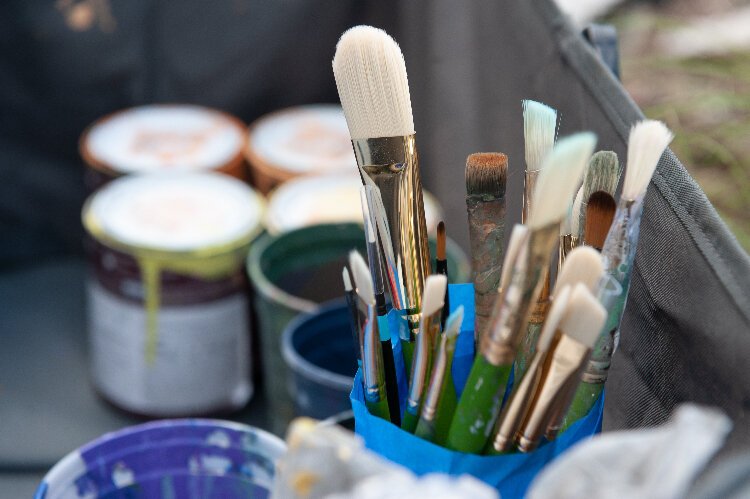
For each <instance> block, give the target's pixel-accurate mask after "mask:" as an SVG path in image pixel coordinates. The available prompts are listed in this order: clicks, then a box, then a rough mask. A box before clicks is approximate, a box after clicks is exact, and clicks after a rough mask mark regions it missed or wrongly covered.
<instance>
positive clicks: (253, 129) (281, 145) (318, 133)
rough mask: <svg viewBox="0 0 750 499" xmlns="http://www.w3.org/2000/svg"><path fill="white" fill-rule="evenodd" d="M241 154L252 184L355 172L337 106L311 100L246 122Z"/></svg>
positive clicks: (270, 186) (264, 190)
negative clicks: (243, 154) (244, 141)
mask: <svg viewBox="0 0 750 499" xmlns="http://www.w3.org/2000/svg"><path fill="white" fill-rule="evenodd" d="M245 157H246V158H247V162H248V164H249V166H250V173H251V177H252V181H253V185H255V186H256V187H257V188H258V190H260V191H261V192H262V193H264V194H267V193H268V192H269V191H270V190H271V189H273V188H274V187H275V186H276V185H278V184H280V183H282V182H286V181H287V180H290V179H292V178H295V177H299V176H301V175H314V174H322V173H334V172H337V173H340V172H356V171H357V161H356V159H355V158H354V151H353V150H352V143H351V139H350V138H349V129H348V128H347V125H346V119H345V118H344V113H343V111H342V109H341V106H338V105H334V104H312V105H307V106H298V107H290V108H287V109H282V110H280V111H276V112H273V113H270V114H267V115H265V116H262V117H261V118H259V119H258V120H256V121H255V122H253V123H252V124H251V125H250V129H249V132H248V140H247V147H246V149H245Z"/></svg>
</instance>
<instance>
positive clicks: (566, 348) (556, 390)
mask: <svg viewBox="0 0 750 499" xmlns="http://www.w3.org/2000/svg"><path fill="white" fill-rule="evenodd" d="M590 352H591V350H590V349H589V348H588V347H587V346H586V345H584V344H583V343H581V342H579V341H577V340H574V339H573V338H571V337H570V336H567V335H565V334H563V335H562V336H561V337H560V339H559V340H558V342H557V345H556V346H555V349H554V352H553V353H552V358H551V361H550V364H549V369H548V370H547V373H546V376H545V377H544V379H543V380H542V382H541V386H540V388H539V390H538V391H537V395H536V397H535V398H534V402H533V406H532V408H531V411H530V412H529V415H528V417H527V418H526V419H525V421H524V423H523V429H522V431H521V433H520V434H519V436H518V449H519V450H520V451H521V452H530V451H532V450H534V449H535V448H536V446H537V445H538V444H539V440H540V439H541V438H542V436H543V435H544V433H545V431H546V430H547V426H548V425H549V423H550V421H551V420H552V418H553V417H554V415H555V412H556V410H557V409H558V407H557V405H556V401H557V400H558V399H559V397H560V396H561V395H562V394H563V393H564V388H565V386H566V385H567V383H569V382H570V380H571V379H575V378H577V377H578V376H579V375H580V372H581V369H582V367H583V364H584V363H585V361H586V359H587V357H588V355H589V353H590Z"/></svg>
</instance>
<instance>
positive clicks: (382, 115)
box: [333, 26, 430, 367]
mask: <svg viewBox="0 0 750 499" xmlns="http://www.w3.org/2000/svg"><path fill="white" fill-rule="evenodd" d="M333 74H334V77H335V79H336V87H337V89H338V93H339V98H340V99H341V105H342V107H343V110H344V116H345V117H346V122H347V125H348V127H349V134H350V136H351V139H352V146H353V148H354V155H355V158H356V160H357V165H358V166H359V172H360V175H361V176H362V181H363V183H364V184H365V185H367V184H373V185H376V186H377V187H378V188H379V190H380V195H381V197H382V201H383V206H384V208H385V215H386V218H387V220H388V226H389V232H390V234H391V236H392V238H393V239H392V242H393V252H394V255H395V260H394V263H395V264H396V267H395V268H394V270H397V271H398V272H399V282H400V285H401V286H402V295H403V296H401V297H400V299H399V303H400V305H401V310H404V311H405V313H406V314H407V319H408V321H409V329H410V334H409V335H408V337H403V336H402V337H401V340H402V343H403V347H404V357H405V360H406V361H408V360H409V359H410V357H411V356H410V352H411V350H412V348H413V345H410V342H411V341H413V339H414V338H413V335H414V334H416V332H417V331H418V330H419V318H420V312H421V305H422V292H423V287H424V282H425V278H426V276H427V275H429V274H430V255H429V249H428V246H427V226H426V223H425V216H424V202H423V200H422V182H421V180H420V175H419V164H418V163H419V161H418V157H417V147H416V141H415V135H414V119H413V116H412V109H411V96H410V93H409V83H408V79H407V75H406V64H405V62H404V56H403V54H402V53H401V49H400V48H399V46H398V44H397V43H396V42H395V41H394V40H393V38H391V37H390V36H388V34H386V33H385V32H384V31H383V30H380V29H377V28H373V27H371V26H355V27H353V28H351V29H349V30H347V31H346V32H345V33H344V34H343V35H342V36H341V39H340V40H339V42H338V44H337V45H336V54H335V55H334V58H333ZM399 264H400V265H399ZM400 334H401V333H400ZM407 367H408V366H407Z"/></svg>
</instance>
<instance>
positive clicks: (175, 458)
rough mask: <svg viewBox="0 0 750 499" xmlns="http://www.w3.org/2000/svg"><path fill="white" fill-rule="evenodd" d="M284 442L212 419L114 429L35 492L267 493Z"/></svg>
mask: <svg viewBox="0 0 750 499" xmlns="http://www.w3.org/2000/svg"><path fill="white" fill-rule="evenodd" d="M285 452H286V444H284V442H283V441H282V440H281V439H279V438H278V437H276V436H274V435H271V434H270V433H268V432H265V431H263V430H260V429H257V428H253V427H250V426H246V425H243V424H238V423H230V422H226V421H219V420H210V419H183V420H180V419H178V420H164V421H156V422H152V423H146V424H142V425H138V426H133V427H130V428H125V429H123V430H120V431H117V432H113V433H108V434H106V435H103V436H102V437H100V438H98V439H96V440H94V441H92V442H90V443H88V444H86V445H84V446H83V447H81V448H79V449H77V450H75V451H73V452H71V453H70V454H68V455H67V456H65V457H64V458H63V459H61V460H60V461H59V462H58V463H57V464H56V465H55V466H54V467H53V468H52V469H51V470H50V471H49V472H48V473H47V474H46V475H45V477H44V479H43V480H42V483H41V484H40V485H39V488H38V489H37V491H36V494H35V495H34V497H35V499H71V498H79V497H80V498H84V497H85V498H88V499H94V498H97V499H98V498H102V499H103V498H111V497H153V498H167V497H179V498H185V499H200V498H204V497H221V498H225V499H234V498H236V499H240V498H247V497H268V494H269V493H270V491H271V489H272V487H273V480H274V477H275V472H276V470H275V463H276V461H277V460H278V459H279V458H280V457H281V456H282V455H283V454H284V453H285Z"/></svg>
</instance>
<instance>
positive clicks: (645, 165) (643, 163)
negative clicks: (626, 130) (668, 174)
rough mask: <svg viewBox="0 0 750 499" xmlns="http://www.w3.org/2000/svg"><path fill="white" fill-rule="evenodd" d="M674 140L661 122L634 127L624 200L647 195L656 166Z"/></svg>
mask: <svg viewBox="0 0 750 499" xmlns="http://www.w3.org/2000/svg"><path fill="white" fill-rule="evenodd" d="M672 138H673V135H672V132H670V131H669V128H667V126H666V125H665V124H664V123H662V122H661V121H656V120H644V121H640V122H638V123H636V124H635V125H633V128H631V129H630V137H629V139H628V166H627V168H626V169H625V181H624V182H623V185H622V196H623V198H625V199H632V200H635V199H638V198H640V197H642V196H643V195H644V194H645V193H646V188H647V187H648V183H649V182H650V181H651V177H652V176H653V175H654V170H656V165H657V164H658V163H659V159H660V158H661V155H662V154H663V153H664V150H665V149H666V148H667V146H668V145H669V143H670V142H671V141H672Z"/></svg>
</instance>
